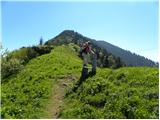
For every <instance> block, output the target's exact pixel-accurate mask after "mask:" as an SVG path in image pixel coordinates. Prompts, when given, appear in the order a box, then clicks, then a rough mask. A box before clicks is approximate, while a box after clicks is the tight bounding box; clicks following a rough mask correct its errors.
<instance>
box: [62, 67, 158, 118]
mask: <svg viewBox="0 0 160 120" xmlns="http://www.w3.org/2000/svg"><path fill="white" fill-rule="evenodd" d="M158 92H159V90H158V69H154V68H147V67H132V68H120V69H117V70H112V69H98V72H97V74H96V76H94V77H91V78H88V79H87V80H86V81H85V82H84V83H83V84H82V85H81V86H80V87H79V88H78V90H77V91H76V92H74V93H71V94H70V95H69V96H67V97H66V98H65V102H64V105H63V106H64V107H63V108H62V109H61V115H60V117H61V118H81V119H88V118H92V119H94V118H97V119H99V118H101V119H104V118H105V119H116V118H119V119H122V118H132V119H133V118H137V119H138V118H148V119H149V118H150V119H151V118H157V119H158V116H159V111H158V109H159V105H158V95H159V93H158Z"/></svg>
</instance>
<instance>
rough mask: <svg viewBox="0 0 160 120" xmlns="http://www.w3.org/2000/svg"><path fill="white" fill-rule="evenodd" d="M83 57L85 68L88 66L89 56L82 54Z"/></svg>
mask: <svg viewBox="0 0 160 120" xmlns="http://www.w3.org/2000/svg"><path fill="white" fill-rule="evenodd" d="M82 56H83V66H87V64H88V58H87V54H85V53H82Z"/></svg>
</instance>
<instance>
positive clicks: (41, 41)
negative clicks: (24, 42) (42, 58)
mask: <svg viewBox="0 0 160 120" xmlns="http://www.w3.org/2000/svg"><path fill="white" fill-rule="evenodd" d="M39 45H43V38H42V37H41V38H40V41H39Z"/></svg>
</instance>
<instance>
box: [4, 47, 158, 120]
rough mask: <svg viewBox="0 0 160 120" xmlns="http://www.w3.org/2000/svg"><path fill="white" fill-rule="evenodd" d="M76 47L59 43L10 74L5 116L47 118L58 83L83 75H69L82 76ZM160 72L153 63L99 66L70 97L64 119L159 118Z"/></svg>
mask: <svg viewBox="0 0 160 120" xmlns="http://www.w3.org/2000/svg"><path fill="white" fill-rule="evenodd" d="M77 49H78V48H77V47H76V46H73V45H71V44H70V45H68V46H63V45H62V46H58V47H55V49H53V50H52V52H51V53H49V54H45V55H42V56H39V57H37V58H34V59H32V60H31V61H29V63H27V65H26V66H24V68H23V69H22V70H21V71H19V73H17V74H14V75H12V76H10V77H8V78H6V79H5V80H4V81H5V82H3V83H2V85H1V91H2V92H1V96H2V99H1V100H2V101H1V103H2V104H1V117H2V118H5V119H10V118H16V119H20V118H23V119H30V118H32V119H36V118H44V116H46V106H47V105H48V102H49V101H51V98H52V95H54V92H56V91H54V92H53V89H54V86H57V88H58V87H59V86H58V85H59V84H60V83H61V82H60V80H63V82H64V83H66V84H68V85H70V87H69V88H71V87H74V84H76V83H75V82H76V81H77V80H78V79H76V80H71V82H70V81H69V82H68V81H67V82H65V80H67V79H72V76H73V77H75V76H76V77H75V78H79V77H80V74H81V67H82V60H81V59H80V58H79V57H78V56H77ZM158 74H159V73H158V69H156V68H148V67H130V68H129V67H126V68H120V69H116V70H113V69H100V68H98V70H97V74H96V75H95V76H93V77H90V78H88V79H87V80H86V81H85V82H83V83H82V85H81V86H80V87H79V88H78V89H77V91H76V92H74V93H71V94H70V95H68V96H65V98H64V99H63V104H62V105H61V109H60V115H59V118H85V119H87V118H106V119H110V118H119V119H120V118H148V119H151V118H158V116H159V115H158V113H159V111H158V107H159V105H158V92H159V90H158V83H159V81H158ZM68 91H70V89H68ZM59 92H60V91H59ZM65 92H66V91H65Z"/></svg>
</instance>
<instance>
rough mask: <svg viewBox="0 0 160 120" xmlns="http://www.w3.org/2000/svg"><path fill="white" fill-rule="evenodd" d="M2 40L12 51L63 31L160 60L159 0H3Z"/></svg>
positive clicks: (4, 45)
mask: <svg viewBox="0 0 160 120" xmlns="http://www.w3.org/2000/svg"><path fill="white" fill-rule="evenodd" d="M1 11H2V13H1V17H2V18H1V20H2V43H3V47H4V48H8V49H9V50H14V49H18V48H20V47H22V46H29V45H30V46H31V45H36V44H38V43H39V39H40V37H41V36H42V37H43V39H44V41H47V40H48V39H51V38H53V37H55V36H56V35H58V34H59V33H60V32H62V31H63V30H66V29H69V30H75V31H77V32H79V33H81V34H82V35H84V36H87V37H89V38H93V39H96V40H104V41H107V42H109V43H111V44H114V45H116V46H119V47H121V48H123V49H126V50H130V51H131V52H135V53H137V54H140V55H142V56H145V57H147V58H149V59H152V60H155V61H158V2H157V1H156V0H154V1H146V2H145V0H143V1H141V2H124V1H123V2H51V1H50V2H33V1H30V2H27V1H23V2H5V1H3V2H2V3H1Z"/></svg>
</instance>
